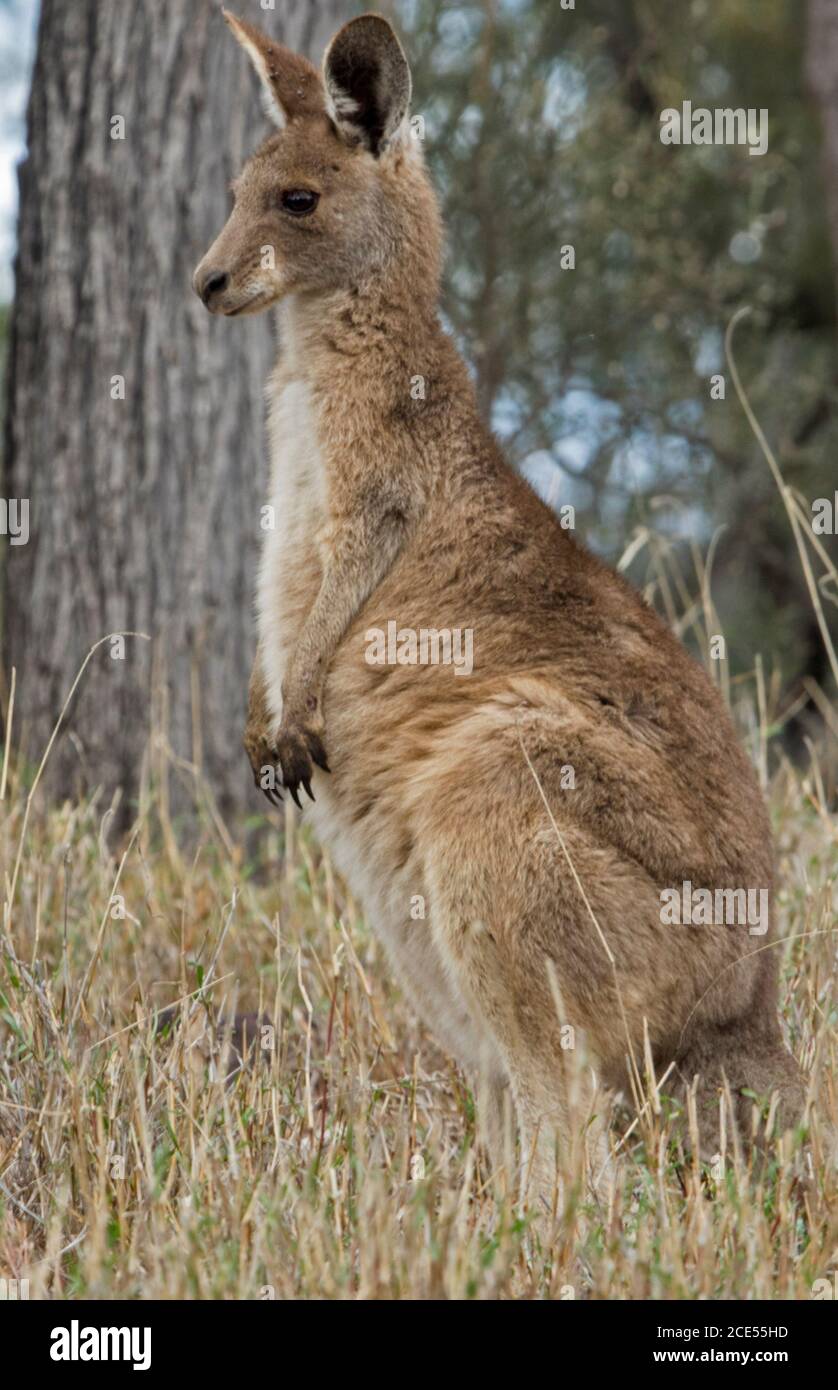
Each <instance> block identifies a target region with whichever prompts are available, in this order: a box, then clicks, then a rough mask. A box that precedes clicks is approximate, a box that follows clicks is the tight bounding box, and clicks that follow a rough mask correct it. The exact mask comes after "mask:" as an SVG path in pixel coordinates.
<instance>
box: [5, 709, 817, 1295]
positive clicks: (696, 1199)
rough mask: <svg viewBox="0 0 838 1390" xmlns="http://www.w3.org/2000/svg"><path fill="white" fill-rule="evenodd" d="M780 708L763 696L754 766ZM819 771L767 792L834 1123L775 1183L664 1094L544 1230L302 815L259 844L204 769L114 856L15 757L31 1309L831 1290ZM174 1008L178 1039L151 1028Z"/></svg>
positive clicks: (144, 800) (13, 927)
mask: <svg viewBox="0 0 838 1390" xmlns="http://www.w3.org/2000/svg"><path fill="white" fill-rule="evenodd" d="M770 713H771V712H770V710H769V709H768V708H767V706H766V704H765V697H764V694H763V716H764V717H763V719H762V720H760V721H755V723H754V728H753V739H754V753H755V756H756V757H757V760H758V761H763V759H764V755H765V746H764V745H766V744H767V743H768V742H769V741H770V740H769V738H768V735H769V734H770V732H771V728H770V724H767V723H766V719H768V718H770ZM156 761H157V765H159V761H160V760H159V759H157V760H156ZM815 768H816V764H813V770H812V771H811V772H810V773H809V774H806V775H803V774H798V773H796V772H794V771H792V769H791V768H790V767H789V766H788V765H783V766H782V767H781V769H780V771H779V773H778V774H777V775H776V776H775V778H774V781H773V783H772V787H771V801H772V806H773V810H774V819H775V829H776V833H777V837H778V844H779V848H780V882H781V884H782V889H781V893H780V898H779V909H780V916H781V921H782V934H783V936H787V937H788V938H789V940H788V941H787V942H786V943H785V944H784V945H783V946H782V947H781V948H778V949H780V950H781V951H782V955H783V972H782V974H783V988H782V1001H783V1014H784V1017H785V1021H786V1026H787V1032H788V1036H789V1038H790V1040H791V1042H792V1045H793V1047H794V1050H795V1053H796V1054H797V1056H798V1057H799V1058H800V1060H801V1062H802V1063H803V1065H804V1067H805V1069H806V1071H807V1074H808V1075H809V1076H810V1078H811V1085H812V1091H813V1094H814V1095H815V1097H816V1107H815V1109H816V1118H815V1124H814V1127H813V1133H812V1134H811V1135H810V1136H809V1139H808V1140H804V1138H803V1136H802V1135H801V1136H797V1137H796V1138H795V1139H793V1140H792V1139H787V1140H786V1141H785V1143H784V1146H783V1148H782V1149H780V1148H778V1149H777V1150H776V1151H775V1153H774V1155H773V1161H772V1162H771V1163H770V1164H769V1165H768V1166H767V1168H766V1169H765V1170H763V1172H762V1173H761V1175H759V1176H756V1175H752V1174H749V1172H748V1170H747V1167H746V1165H745V1164H744V1163H743V1161H742V1159H741V1157H740V1156H738V1155H737V1154H736V1153H735V1152H734V1150H733V1149H732V1148H729V1149H728V1151H727V1152H726V1153H725V1154H724V1155H723V1168H718V1167H717V1168H716V1170H715V1171H714V1172H710V1171H708V1170H707V1169H706V1168H702V1167H700V1166H699V1165H698V1164H697V1163H696V1162H694V1161H693V1160H687V1161H684V1160H683V1156H682V1155H679V1154H678V1151H677V1148H676V1147H675V1146H673V1145H672V1144H671V1143H670V1141H669V1121H668V1120H667V1118H666V1111H667V1105H666V1102H665V1100H664V1101H663V1102H662V1103H660V1104H651V1105H650V1106H649V1107H648V1109H647V1112H646V1114H645V1116H644V1118H643V1120H642V1122H641V1123H640V1124H639V1125H638V1126H637V1127H636V1128H635V1129H634V1131H633V1132H632V1133H631V1135H630V1137H629V1138H628V1140H627V1141H626V1142H625V1143H624V1144H623V1145H622V1147H620V1148H619V1151H618V1156H617V1159H616V1163H615V1169H614V1174H613V1177H612V1178H611V1180H610V1182H608V1183H607V1184H606V1188H605V1191H604V1192H602V1193H601V1194H600V1195H599V1198H598V1199H596V1200H595V1199H594V1198H593V1197H592V1196H591V1195H590V1193H589V1192H587V1191H586V1189H585V1185H584V1182H583V1180H582V1176H581V1166H580V1163H579V1160H578V1153H579V1148H580V1146H579V1145H576V1146H574V1151H573V1154H572V1155H571V1157H570V1158H569V1159H568V1160H567V1161H566V1163H565V1171H564V1179H565V1183H564V1188H563V1198H562V1201H561V1203H560V1207H559V1210H558V1211H557V1212H556V1215H555V1219H554V1220H553V1221H551V1220H550V1219H548V1218H542V1219H540V1220H538V1221H537V1222H533V1220H532V1214H531V1213H529V1214H527V1215H524V1216H523V1217H522V1216H521V1214H520V1213H519V1212H517V1211H516V1210H515V1209H514V1207H513V1205H512V1204H510V1203H509V1202H505V1201H502V1200H500V1199H497V1198H496V1197H495V1196H494V1195H493V1192H492V1190H491V1188H490V1186H489V1185H488V1184H487V1183H486V1181H485V1173H484V1172H483V1167H482V1161H481V1158H480V1154H479V1150H478V1146H477V1139H476V1132H475V1116H474V1104H473V1099H472V1095H471V1093H470V1091H469V1088H468V1084H467V1082H466V1080H465V1079H464V1078H463V1076H462V1075H461V1074H460V1073H459V1072H458V1071H457V1069H456V1068H455V1067H454V1065H453V1064H452V1063H451V1062H450V1061H449V1060H448V1059H447V1058H446V1057H445V1056H444V1055H443V1054H442V1053H441V1052H440V1051H439V1049H438V1048H437V1047H436V1045H435V1044H434V1042H433V1040H432V1039H430V1038H429V1037H428V1036H427V1035H426V1034H425V1033H424V1032H423V1031H422V1029H421V1027H420V1026H419V1024H418V1023H417V1021H416V1019H415V1017H414V1015H413V1013H412V1012H411V1008H410V1004H409V1000H407V999H405V998H404V997H403V996H402V995H401V994H400V993H399V992H398V991H397V990H396V988H395V987H394V985H393V984H392V981H391V977H390V974H389V971H388V967H387V963H386V960H385V959H384V956H383V952H382V950H381V948H380V946H379V945H378V944H377V943H376V941H375V940H374V938H373V937H372V936H371V935H370V933H369V931H368V929H367V927H366V925H365V923H364V922H363V920H362V919H361V918H360V917H359V914H358V912H357V910H356V907H355V905H354V904H353V902H352V900H351V899H350V897H349V896H348V895H347V893H346V891H345V889H344V888H343V887H342V885H341V884H340V883H339V882H337V881H336V880H335V879H334V878H333V876H332V874H331V872H330V869H329V865H328V863H327V861H325V860H324V859H323V858H322V856H321V855H320V852H319V850H317V849H316V847H315V846H313V845H312V844H311V843H309V841H308V839H307V837H306V835H305V833H304V832H303V833H302V834H301V833H299V832H298V829H297V826H296V823H295V822H293V821H292V820H291V815H290V813H289V815H288V818H287V819H282V818H278V817H276V816H274V815H273V813H269V815H268V817H267V818H266V819H264V820H263V819H262V817H261V816H260V817H259V818H258V822H259V825H260V826H261V833H257V826H256V822H254V824H253V825H251V826H250V827H249V828H248V833H247V836H246V838H247V839H248V840H249V841H252V842H253V844H254V845H255V849H254V850H253V852H252V855H251V856H248V855H247V854H245V852H244V851H243V850H242V848H241V847H240V846H239V845H237V844H234V843H233V842H232V840H231V838H230V835H229V833H228V832H227V831H226V829H225V828H224V827H223V826H222V825H221V824H220V822H219V820H218V818H217V816H216V815H215V814H214V813H213V811H212V809H211V807H210V806H209V803H208V801H207V799H206V794H205V791H204V789H202V788H201V786H200V783H199V782H197V780H196V781H195V783H194V790H195V795H196V801H197V804H198V815H199V820H200V825H201V830H200V836H199V842H198V844H197V846H196V847H194V848H193V850H192V851H190V852H189V853H188V854H187V852H186V850H185V848H184V845H183V844H182V843H181V839H182V838H183V837H181V836H180V835H179V833H178V830H177V827H173V826H172V825H171V823H170V822H169V819H168V816H167V814H166V810H165V804H166V803H165V800H164V799H162V798H161V797H160V796H159V795H157V794H156V792H155V788H154V786H153V785H151V784H150V783H149V782H148V781H147V782H146V785H145V786H144V788H143V791H142V796H141V801H140V805H139V809H138V814H137V821H136V826H135V829H134V832H133V834H132V835H131V836H130V837H129V838H128V840H127V841H126V842H124V843H121V844H120V846H119V847H118V848H115V846H114V845H113V844H112V843H111V842H110V841H109V837H108V821H109V817H107V816H104V815H103V811H104V809H105V808H103V806H102V805H101V804H100V803H99V802H98V801H97V799H96V798H94V799H93V800H92V801H90V802H89V803H86V804H83V805H70V804H65V805H63V806H52V807H47V806H45V805H43V804H42V802H41V794H40V792H37V793H36V796H35V798H34V800H33V806H32V811H31V814H30V818H29V824H28V826H27V827H26V832H25V837H24V839H23V841H22V842H21V834H22V831H23V828H24V827H23V821H24V807H25V799H26V786H25V784H24V777H23V774H22V772H21V770H20V769H19V768H17V767H15V763H14V759H12V761H11V766H10V768H9V773H8V785H7V788H6V797H5V800H4V802H3V803H2V822H1V823H0V858H2V865H3V874H4V881H5V885H6V905H5V914H4V936H3V950H2V955H0V1010H1V1011H2V1023H0V1078H1V1079H0V1209H2V1213H3V1214H2V1234H1V1235H0V1277H7V1278H10V1277H17V1278H28V1279H29V1281H30V1296H31V1297H33V1298H35V1297H43V1296H60V1297H102V1298H115V1297H116V1298H156V1297H164V1298H258V1297H260V1296H261V1297H267V1296H271V1292H272V1293H273V1294H274V1295H275V1296H276V1297H277V1298H286V1297H303V1298H319V1297H327V1298H430V1297H444V1298H458V1299H459V1298H498V1297H517V1298H521V1297H565V1298H567V1297H576V1298H582V1297H591V1298H600V1299H602V1298H608V1299H619V1298H631V1299H647V1298H688V1299H695V1298H714V1299H719V1298H760V1297H761V1298H803V1299H805V1298H808V1297H810V1296H811V1287H812V1283H813V1281H814V1280H815V1279H818V1278H820V1277H823V1276H824V1275H826V1274H827V1273H828V1272H829V1271H830V1270H831V1269H833V1268H834V1267H835V1265H836V1261H837V1260H838V1204H837V1203H836V1174H835V1165H834V1155H833V1156H832V1158H830V1156H829V1155H828V1153H827V1152H826V1147H827V1145H826V1144H825V1139H824V1136H825V1135H826V1134H827V1132H828V1129H829V1127H830V1126H832V1127H838V1039H837V1038H836V1028H835V1024H836V1015H837V1012H838V1011H837V1010H836V1002H835V998H834V982H835V950H836V935H835V933H834V932H833V930H832V928H833V927H834V924H835V882H836V874H837V873H838V846H836V839H838V836H836V827H835V823H834V821H833V819H832V818H831V817H830V815H829V813H828V810H827V806H826V799H825V792H824V789H823V787H822V785H821V784H820V778H819V776H818V775H817V772H816V770H815ZM31 780H32V779H31V774H30V776H29V785H31ZM21 843H22V855H21V862H20V871H19V875H18V881H17V885H16V890H15V896H14V902H13V903H12V902H11V900H10V886H11V879H12V876H13V872H14V864H15V860H16V856H17V853H18V850H19V848H20V847H21ZM123 854H124V862H122V856H123ZM117 876H118V882H116V880H117ZM115 895H120V899H121V900H122V901H124V909H125V915H124V917H121V916H120V915H119V913H120V910H121V905H120V901H119V900H118V899H117V898H116V897H115ZM703 930H707V928H704V929H703ZM175 1000H185V1001H186V1002H184V1003H183V1004H182V1006H181V1009H180V1013H181V1015H182V1018H183V1023H182V1026H180V1027H178V1028H176V1029H173V1030H171V1032H166V1033H165V1034H164V1035H160V1034H159V1033H158V1034H157V1035H155V1033H154V1027H153V1016H154V1012H155V1010H156V1009H159V1008H160V1007H162V1006H163V1005H166V1004H169V1003H171V1002H172V1001H175ZM236 1009H241V1010H243V1009H253V1010H259V1011H261V1012H264V1013H266V1014H267V1015H269V1016H270V1018H271V1019H272V1020H273V1028H274V1035H273V1038H272V1037H271V1035H270V1033H267V1034H265V1035H264V1037H263V1036H261V1035H259V1036H258V1037H257V1038H256V1039H255V1043H256V1045H255V1047H254V1050H253V1052H252V1054H251V1059H250V1064H249V1065H247V1066H245V1067H244V1068H242V1069H240V1070H239V1071H238V1072H237V1074H236V1075H235V1076H234V1077H233V1078H232V1079H229V1078H228V1079H227V1080H225V1072H226V1071H227V1070H228V1065H229V1063H228V1060H227V1059H225V1057H224V1055H223V1052H219V1050H218V1048H217V1047H214V1044H213V1041H212V1039H213V1029H212V1026H211V1024H212V1020H213V1019H216V1018H217V1017H218V1014H219V1012H229V1011H233V1010H236ZM262 1042H266V1043H267V1044H268V1046H267V1047H264V1048H263V1047H261V1046H260V1045H259V1044H261V1043H262ZM271 1043H273V1046H271ZM664 1089H665V1088H664ZM656 1111H657V1112H658V1113H656ZM615 1142H616V1140H615Z"/></svg>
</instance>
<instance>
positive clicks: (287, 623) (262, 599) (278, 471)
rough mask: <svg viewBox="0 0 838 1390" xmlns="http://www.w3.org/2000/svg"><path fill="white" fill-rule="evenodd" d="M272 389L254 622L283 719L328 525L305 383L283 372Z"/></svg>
mask: <svg viewBox="0 0 838 1390" xmlns="http://www.w3.org/2000/svg"><path fill="white" fill-rule="evenodd" d="M269 389H270V406H269V413H268V438H269V444H270V460H271V469H270V472H271V482H270V496H269V502H268V508H267V510H266V511H265V513H264V514H263V527H264V541H263V546H262V557H261V563H260V568H259V582H258V590H257V614H258V629H259V640H260V644H261V650H262V662H263V669H264V674H265V676H266V681H267V688H268V696H269V700H270V703H271V706H272V712H273V713H274V715H275V717H276V718H277V719H278V718H279V717H280V713H281V709H282V695H281V691H282V679H283V675H284V672H285V665H286V662H287V659H288V656H289V653H290V651H291V649H292V648H293V645H294V642H295V640H296V637H297V634H298V632H299V630H300V628H301V626H302V624H303V622H304V620H305V616H306V614H307V613H308V611H309V609H310V608H311V605H312V603H313V602H314V599H315V597H316V595H317V591H318V588H319V586H320V578H321V567H320V557H319V553H318V546H317V536H318V532H319V531H320V529H321V527H322V525H323V522H324V520H325V517H326V481H325V472H324V467H323V459H322V455H321V451H320V447H319V443H318V438H317V429H316V420H315V418H314V412H313V407H312V403H311V397H310V393H309V389H308V386H307V385H306V383H305V381H304V380H303V379H302V378H301V377H298V376H295V375H293V374H291V373H289V372H288V370H287V368H284V367H283V365H282V364H280V367H279V368H278V369H277V371H276V372H275V373H274V376H273V378H272V380H271V385H270V388H269Z"/></svg>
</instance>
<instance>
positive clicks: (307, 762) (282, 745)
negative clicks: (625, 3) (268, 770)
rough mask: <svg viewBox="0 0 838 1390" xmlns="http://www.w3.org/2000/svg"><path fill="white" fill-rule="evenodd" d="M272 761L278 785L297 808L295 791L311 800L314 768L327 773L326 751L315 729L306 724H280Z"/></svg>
mask: <svg viewBox="0 0 838 1390" xmlns="http://www.w3.org/2000/svg"><path fill="white" fill-rule="evenodd" d="M275 751H276V760H277V762H278V763H279V766H280V769H281V771H282V785H283V787H284V788H286V789H287V790H288V791H289V792H290V793H291V797H292V799H293V801H294V802H295V803H296V804H297V806H300V809H302V807H301V803H300V797H299V789H300V787H302V788H303V790H304V791H305V792H307V793H308V795H309V797H310V798H311V800H312V801H313V800H314V792H313V791H312V790H311V778H312V774H313V772H314V768H315V767H319V768H321V769H322V770H323V772H328V771H329V763H328V761H327V758H326V749H325V748H324V746H323V739H322V738H321V736H320V733H319V731H318V730H317V729H315V728H313V727H312V726H311V725H310V724H304V723H297V722H294V723H292V722H291V721H289V722H288V723H286V722H285V721H283V723H282V726H281V728H280V730H279V733H278V734H277V736H276V750H275Z"/></svg>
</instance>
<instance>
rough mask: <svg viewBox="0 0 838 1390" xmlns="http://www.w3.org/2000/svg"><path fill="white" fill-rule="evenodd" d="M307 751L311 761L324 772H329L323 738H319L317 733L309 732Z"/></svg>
mask: <svg viewBox="0 0 838 1390" xmlns="http://www.w3.org/2000/svg"><path fill="white" fill-rule="evenodd" d="M308 751H309V755H310V757H311V760H312V762H313V763H316V764H317V766H318V767H320V768H322V769H323V771H324V772H331V768H330V767H329V764H328V762H327V761H326V749H325V748H324V747H323V740H322V739H321V738H320V735H319V734H309V736H308Z"/></svg>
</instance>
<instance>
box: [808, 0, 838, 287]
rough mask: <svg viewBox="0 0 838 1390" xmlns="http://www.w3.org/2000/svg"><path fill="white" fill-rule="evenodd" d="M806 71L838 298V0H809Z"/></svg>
mask: <svg viewBox="0 0 838 1390" xmlns="http://www.w3.org/2000/svg"><path fill="white" fill-rule="evenodd" d="M806 40H807V42H806V75H807V77H808V81H809V86H810V88H811V90H812V93H813V95H814V97H815V100H816V102H817V104H818V109H819V111H820V116H821V122H822V125H823V162H824V189H825V194H826V214H827V221H828V224H829V237H830V241H831V244H832V259H833V265H834V267H835V287H836V302H838V0H809V11H808V27H807V36H806Z"/></svg>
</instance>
